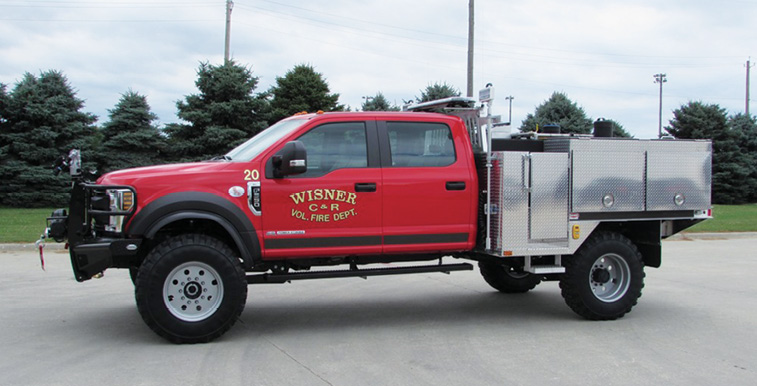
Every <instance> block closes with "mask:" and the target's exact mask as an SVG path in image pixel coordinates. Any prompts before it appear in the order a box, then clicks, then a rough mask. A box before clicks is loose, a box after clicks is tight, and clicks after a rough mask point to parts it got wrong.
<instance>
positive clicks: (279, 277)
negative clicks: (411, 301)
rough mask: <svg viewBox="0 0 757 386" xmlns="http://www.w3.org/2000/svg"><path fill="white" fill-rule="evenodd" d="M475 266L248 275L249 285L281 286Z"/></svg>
mask: <svg viewBox="0 0 757 386" xmlns="http://www.w3.org/2000/svg"><path fill="white" fill-rule="evenodd" d="M472 270H473V266H472V265H471V264H468V263H460V264H435V265H421V266H411V267H393V268H367V269H349V270H338V271H314V272H294V273H285V274H271V273H264V274H258V275H247V283H248V284H280V283H286V282H289V281H292V280H310V279H333V278H341V277H362V278H367V277H368V276H386V275H405V274H411V273H430V272H442V273H447V274H449V273H450V272H453V271H472Z"/></svg>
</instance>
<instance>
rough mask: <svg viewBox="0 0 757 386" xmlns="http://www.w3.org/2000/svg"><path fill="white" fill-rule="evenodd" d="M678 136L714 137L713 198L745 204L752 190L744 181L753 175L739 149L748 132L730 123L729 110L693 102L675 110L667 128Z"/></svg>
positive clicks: (726, 202) (691, 137) (718, 200)
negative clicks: (745, 132)
mask: <svg viewBox="0 0 757 386" xmlns="http://www.w3.org/2000/svg"><path fill="white" fill-rule="evenodd" d="M665 129H666V130H667V131H668V133H670V134H671V135H673V136H674V137H676V138H687V139H711V140H712V147H713V156H712V157H713V158H712V201H713V203H716V204H742V203H745V202H747V200H748V198H749V196H750V193H751V192H749V191H748V186H747V185H746V184H744V182H745V181H746V180H747V179H748V177H749V175H750V172H751V170H750V168H749V167H748V166H747V165H749V161H748V160H747V158H746V157H745V155H744V153H742V151H741V149H740V148H739V144H740V143H743V142H744V141H745V135H744V133H742V132H740V131H738V130H734V129H732V128H731V127H729V125H728V118H727V114H726V111H725V109H723V108H721V107H720V106H718V105H706V104H704V103H702V102H689V104H687V105H684V106H681V108H679V109H677V110H675V111H673V119H672V120H671V121H670V126H668V127H666V128H665Z"/></svg>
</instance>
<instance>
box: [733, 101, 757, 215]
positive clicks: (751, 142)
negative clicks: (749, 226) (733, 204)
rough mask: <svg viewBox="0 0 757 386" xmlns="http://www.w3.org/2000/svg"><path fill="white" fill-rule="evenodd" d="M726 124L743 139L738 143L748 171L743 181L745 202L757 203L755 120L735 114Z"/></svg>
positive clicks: (756, 135)
mask: <svg viewBox="0 0 757 386" xmlns="http://www.w3.org/2000/svg"><path fill="white" fill-rule="evenodd" d="M728 124H729V126H730V127H731V129H732V130H734V131H735V132H737V133H738V134H737V135H738V136H739V137H741V138H742V139H743V140H742V141H740V142H739V148H740V150H741V154H742V156H743V157H744V162H745V164H744V167H746V168H748V169H749V175H748V177H747V179H746V181H744V185H745V186H746V190H747V191H748V195H749V197H748V199H747V201H748V202H757V120H755V118H754V117H753V116H747V115H745V114H737V115H735V116H732V117H731V118H730V119H729V121H728Z"/></svg>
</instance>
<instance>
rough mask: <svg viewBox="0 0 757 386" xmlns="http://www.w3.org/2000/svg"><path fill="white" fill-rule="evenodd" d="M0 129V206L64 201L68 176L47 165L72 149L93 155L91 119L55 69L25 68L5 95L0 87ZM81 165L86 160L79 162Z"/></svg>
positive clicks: (90, 115) (62, 203)
mask: <svg viewBox="0 0 757 386" xmlns="http://www.w3.org/2000/svg"><path fill="white" fill-rule="evenodd" d="M2 94H3V96H2V99H3V100H4V101H3V102H2V103H3V104H4V107H3V110H2V113H0V114H2V119H0V122H1V124H2V126H1V128H2V130H1V131H0V148H1V149H2V150H0V152H1V153H2V155H3V157H2V158H0V180H2V181H3V183H2V184H0V205H8V206H15V207H35V206H65V204H66V203H67V198H68V190H69V185H70V181H68V180H66V179H65V178H55V177H54V176H53V173H52V169H51V167H50V166H51V165H52V164H53V162H54V161H55V160H56V159H57V158H58V157H59V156H61V155H65V154H68V151H69V150H71V149H72V148H76V149H80V150H81V151H82V154H83V159H85V160H86V157H87V156H88V155H89V156H90V157H91V156H92V155H93V153H92V149H93V147H94V146H93V145H94V143H95V142H96V141H97V133H96V128H95V126H94V125H93V124H94V122H95V121H96V120H97V118H96V117H95V116H94V115H92V114H89V113H84V112H81V111H80V110H81V108H82V107H83V106H84V102H83V101H82V100H81V99H78V98H77V97H76V93H75V92H74V91H73V89H72V88H71V86H70V85H69V84H68V80H67V79H66V77H65V76H64V75H63V74H62V73H60V72H58V71H47V72H43V73H41V74H40V76H39V77H36V76H34V75H32V74H29V73H26V74H25V75H24V77H23V79H22V80H21V81H20V82H18V84H16V86H15V88H14V89H13V91H12V92H11V93H10V94H6V93H5V92H4V91H3V93H2ZM85 166H87V164H85Z"/></svg>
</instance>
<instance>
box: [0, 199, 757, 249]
mask: <svg viewBox="0 0 757 386" xmlns="http://www.w3.org/2000/svg"><path fill="white" fill-rule="evenodd" d="M52 211H53V210H52V209H50V208H43V209H16V208H0V243H33V242H35V241H37V240H38V239H39V235H40V234H42V232H43V231H44V230H45V227H46V226H47V223H46V222H45V219H46V218H47V217H48V216H49V215H50V214H51V213H52ZM713 214H714V216H715V218H714V219H712V220H707V221H704V222H702V223H699V224H697V225H695V226H693V227H691V228H689V229H687V230H686V231H687V232H757V204H748V205H715V206H714V208H713Z"/></svg>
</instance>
